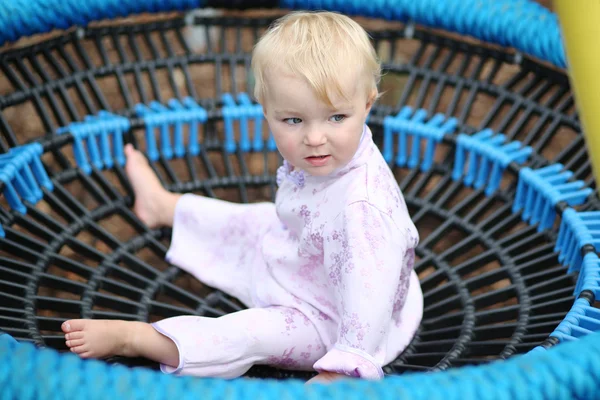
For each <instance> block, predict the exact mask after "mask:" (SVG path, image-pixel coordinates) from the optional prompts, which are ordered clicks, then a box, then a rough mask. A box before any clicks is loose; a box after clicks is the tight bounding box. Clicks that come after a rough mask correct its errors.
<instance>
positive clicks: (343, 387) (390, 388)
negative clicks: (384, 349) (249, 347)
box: [0, 303, 600, 400]
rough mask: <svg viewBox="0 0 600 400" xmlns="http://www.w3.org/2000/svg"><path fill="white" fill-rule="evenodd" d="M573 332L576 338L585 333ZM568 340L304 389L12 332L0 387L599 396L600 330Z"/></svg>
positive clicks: (353, 395) (42, 394)
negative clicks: (170, 371) (84, 352)
mask: <svg viewBox="0 0 600 400" xmlns="http://www.w3.org/2000/svg"><path fill="white" fill-rule="evenodd" d="M576 307H579V309H578V310H577V312H579V318H580V319H581V318H584V319H585V318H586V314H585V313H586V310H585V305H583V304H579V303H578V304H577V305H576V306H575V307H574V308H576ZM587 312H589V310H587ZM591 323H593V321H592V322H590V324H591ZM585 326H590V327H591V325H585ZM584 329H586V330H587V328H584ZM572 333H574V334H575V335H578V334H579V331H577V332H572ZM564 335H565V338H566V337H567V335H566V334H564ZM573 337H575V336H573ZM564 341H565V343H562V344H560V345H558V346H555V347H553V348H551V349H549V350H547V351H540V350H539V349H538V351H534V352H531V353H529V354H527V355H524V356H516V357H512V358H511V359H509V360H506V361H497V362H493V363H490V364H486V365H481V366H470V367H462V368H454V369H451V370H449V371H445V372H436V373H430V374H423V373H409V374H405V375H403V376H394V377H389V378H386V380H385V381H384V383H381V382H369V381H365V380H360V379H352V380H343V381H338V382H334V383H332V384H329V385H311V386H305V385H303V384H302V383H301V382H298V381H288V382H286V383H285V384H282V383H281V382H276V381H273V380H248V379H236V380H231V381H227V380H223V379H208V378H207V379H198V378H192V377H173V376H169V375H166V374H162V373H161V372H158V371H151V370H147V369H140V368H138V369H129V368H126V367H124V366H118V365H112V366H111V365H108V364H106V363H103V362H101V361H97V360H83V359H81V358H79V357H77V356H76V355H74V354H59V353H58V352H57V351H55V350H52V349H36V348H35V346H34V345H33V344H31V343H26V342H24V343H16V342H15V341H14V340H12V338H10V337H9V336H8V335H0V387H2V392H1V393H2V396H3V398H11V399H12V398H14V399H39V400H44V399H63V398H64V399H66V398H73V397H74V393H76V394H77V396H80V397H88V396H89V397H90V398H94V399H95V398H139V399H145V398H148V397H147V396H148V394H149V393H152V397H156V398H187V397H192V396H193V395H197V394H202V395H201V396H208V397H209V398H215V399H226V398H235V399H255V398H261V399H265V400H270V399H281V398H288V399H289V398H311V399H317V398H327V399H340V400H342V399H343V400H354V399H364V398H365V397H369V398H384V399H387V398H390V399H411V400H421V399H428V400H430V399H441V398H444V399H460V400H471V399H478V400H479V399H522V398H531V396H534V397H535V398H554V399H593V398H597V390H598V386H599V385H600V371H599V370H598V368H595V367H594V366H595V365H597V360H598V358H600V333H593V334H589V335H586V337H582V338H581V339H580V340H568V339H566V340H564ZM24 382H32V383H33V384H24ZM150 390H151V392H150Z"/></svg>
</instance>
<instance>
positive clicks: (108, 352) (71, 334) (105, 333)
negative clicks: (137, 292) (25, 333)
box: [62, 319, 179, 366]
mask: <svg viewBox="0 0 600 400" xmlns="http://www.w3.org/2000/svg"><path fill="white" fill-rule="evenodd" d="M62 330H63V331H64V332H65V339H66V341H67V346H68V347H69V348H70V349H71V351H72V352H73V353H76V354H79V356H80V357H82V358H103V357H109V356H115V355H118V356H125V357H145V358H148V359H150V360H153V361H156V362H159V363H161V364H165V365H172V366H177V364H178V362H179V352H178V350H177V347H176V346H175V343H173V341H172V340H171V339H169V338H167V337H166V336H163V335H161V334H160V333H158V332H157V331H156V330H155V329H154V328H152V325H150V324H147V323H145V322H135V321H116V320H87V319H74V320H70V321H66V322H65V323H63V325H62Z"/></svg>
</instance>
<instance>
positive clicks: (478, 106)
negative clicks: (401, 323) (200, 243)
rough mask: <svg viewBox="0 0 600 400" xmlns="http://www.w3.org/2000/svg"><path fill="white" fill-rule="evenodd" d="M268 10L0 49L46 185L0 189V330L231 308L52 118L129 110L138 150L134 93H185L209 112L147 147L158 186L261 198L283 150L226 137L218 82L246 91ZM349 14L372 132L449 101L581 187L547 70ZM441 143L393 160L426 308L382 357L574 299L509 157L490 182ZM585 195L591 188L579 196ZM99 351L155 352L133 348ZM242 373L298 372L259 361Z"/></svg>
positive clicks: (429, 348)
mask: <svg viewBox="0 0 600 400" xmlns="http://www.w3.org/2000/svg"><path fill="white" fill-rule="evenodd" d="M279 13H280V11H272V12H271V11H270V12H269V13H268V14H267V13H266V12H265V11H261V12H253V13H252V14H250V13H248V12H246V13H245V14H240V13H235V12H231V13H228V15H227V16H221V17H214V16H213V17H207V16H195V17H191V18H190V17H189V16H188V17H187V18H183V17H182V16H180V15H160V16H155V17H152V18H153V20H151V21H140V20H139V19H134V20H132V21H129V20H126V21H121V23H119V24H118V25H115V24H114V23H113V24H112V25H107V26H95V27H92V28H89V29H86V30H80V29H77V30H73V31H70V32H67V33H66V34H60V35H58V36H55V37H52V38H49V39H44V40H42V41H40V42H39V43H36V44H33V45H30V46H26V47H23V48H19V49H14V50H11V49H8V50H5V51H4V52H3V53H1V54H0V67H1V69H2V74H1V75H0V110H1V113H0V150H1V151H2V152H6V151H8V149H9V148H11V147H14V146H17V145H21V144H25V143H28V142H30V141H32V140H40V138H42V139H41V143H42V144H43V145H44V155H43V156H42V160H43V162H44V165H45V166H46V168H47V170H48V172H49V175H50V177H51V178H52V180H53V182H54V184H55V188H54V190H53V191H48V190H44V198H43V200H42V201H40V202H39V203H37V204H35V205H33V204H29V203H26V206H27V214H25V215H22V214H19V213H17V212H14V211H10V208H9V207H8V205H7V203H6V200H5V198H3V197H2V198H0V203H1V204H0V205H1V208H0V223H1V224H2V226H3V228H4V230H5V232H6V237H5V238H3V239H2V238H0V244H1V247H0V330H3V331H5V332H6V333H9V334H10V335H12V336H14V337H15V338H17V339H20V340H27V341H33V342H35V343H36V344H38V345H43V346H50V347H53V348H56V349H61V350H66V347H65V343H64V337H63V335H62V333H61V330H60V325H61V323H62V322H63V321H64V320H65V319H68V318H118V319H125V320H139V321H156V320H159V319H162V318H165V317H171V316H175V315H181V314H196V315H203V316H211V317H217V316H220V315H223V314H225V313H229V312H232V311H236V310H239V309H241V308H242V306H241V304H240V303H239V302H238V301H237V300H236V299H233V298H230V297H228V296H227V295H225V294H223V293H221V292H219V291H216V290H214V289H211V288H209V287H207V286H205V285H203V284H202V283H200V282H198V281H196V280H195V279H194V278H192V277H190V276H189V275H187V274H185V273H183V272H182V271H181V270H179V269H178V268H176V267H174V266H172V265H169V264H168V263H166V262H165V261H164V256H165V253H166V250H167V249H168V247H169V241H170V230H168V229H148V228H147V227H145V226H144V225H143V224H142V223H141V222H140V221H139V220H138V219H137V217H136V216H135V214H134V213H133V211H132V206H133V203H134V198H133V191H132V189H131V186H130V184H129V182H128V181H127V178H126V175H125V173H124V171H123V169H122V168H120V167H118V166H116V167H113V168H110V169H107V170H102V171H100V170H97V169H95V168H94V169H93V171H92V173H91V174H90V175H87V174H85V173H83V172H82V171H81V170H80V169H79V168H78V167H77V165H76V163H75V162H74V152H73V138H72V136H71V135H69V134H65V135H61V136H57V135H56V130H57V129H58V128H59V127H63V126H67V125H68V124H69V123H71V122H74V121H81V120H83V118H84V117H85V116H86V115H95V114H97V113H98V112H99V111H100V110H108V111H111V112H113V113H115V114H119V115H122V116H125V117H128V118H130V119H131V122H132V128H131V130H129V131H128V132H127V133H126V135H125V141H126V142H131V143H134V144H135V145H136V146H137V147H138V148H140V149H142V150H144V148H145V141H144V139H143V138H144V124H143V121H142V120H140V119H137V118H136V115H135V112H134V107H135V105H136V104H138V103H145V104H148V103H149V102H151V101H158V102H160V103H163V104H164V103H166V102H167V101H168V100H169V99H171V98H179V99H181V98H184V97H186V96H190V97H192V98H193V99H195V101H197V102H198V103H199V104H201V105H202V106H203V107H204V108H205V109H206V110H207V111H208V121H207V122H206V124H204V125H203V127H202V129H201V132H200V139H201V141H202V143H203V146H202V149H201V152H200V154H199V155H198V156H192V155H190V154H186V155H185V156H184V157H183V158H180V159H174V160H166V159H164V158H162V157H161V159H160V160H159V161H158V162H155V163H152V167H153V169H154V170H155V171H156V172H157V174H158V176H159V177H160V180H161V182H162V183H163V184H164V185H165V186H166V187H167V188H169V189H170V190H172V191H177V192H193V193H197V194H202V195H205V196H210V197H216V198H221V199H226V200H229V201H236V202H258V201H264V200H272V199H273V198H274V195H275V191H276V185H275V177H274V174H275V171H276V169H277V167H278V166H279V164H280V161H281V159H280V158H279V156H278V155H277V154H276V153H275V152H272V151H268V150H264V151H262V152H248V153H242V152H240V151H238V152H236V153H234V154H228V153H226V152H225V151H224V148H223V131H224V127H223V117H222V112H221V109H220V107H221V102H220V99H221V95H222V94H223V93H232V94H236V93H239V92H246V93H252V86H251V85H252V79H251V77H250V76H249V72H248V71H249V65H250V52H251V50H252V45H253V44H254V42H255V41H256V40H257V38H258V37H259V35H260V34H261V32H263V31H264V29H265V28H266V27H267V26H268V24H269V23H270V22H271V21H272V20H273V18H274V17H275V16H276V15H279ZM229 14H231V15H229ZM265 15H266V16H265ZM360 22H361V23H363V24H364V25H365V27H367V29H369V31H370V33H371V35H372V37H373V41H374V44H375V47H376V49H377V51H378V54H379V56H380V58H381V60H382V62H383V65H384V70H385V76H384V78H383V80H382V83H381V90H382V91H383V92H384V93H385V94H384V96H383V97H382V99H381V101H380V102H379V103H378V104H377V105H376V106H375V108H374V110H373V113H372V115H371V118H370V121H369V125H370V126H371V128H372V130H373V133H374V137H375V140H376V141H378V143H381V135H382V123H383V118H384V117H385V116H386V115H389V114H391V113H393V114H396V113H397V112H398V111H399V110H400V109H401V108H402V106H404V105H411V106H413V107H415V108H422V109H425V110H426V111H427V112H428V114H429V115H433V114H435V113H443V114H445V115H446V116H452V117H456V118H457V119H458V124H459V131H460V132H464V133H467V134H473V133H474V132H477V131H479V130H481V129H483V128H491V129H493V130H494V131H495V132H501V133H504V134H505V135H506V136H507V138H508V139H509V140H519V141H521V142H522V143H523V144H524V145H529V146H531V147H532V148H533V149H534V154H533V155H532V157H531V158H530V161H529V162H528V164H529V165H530V166H532V167H534V168H538V167H540V166H543V165H546V164H550V163H562V164H563V165H564V166H565V167H566V168H567V169H570V170H571V171H573V172H574V179H580V180H583V181H584V182H585V183H586V185H587V186H590V187H592V188H595V183H594V181H593V177H592V174H591V167H590V162H589V160H588V157H587V153H586V149H585V147H584V140H583V137H582V136H581V134H580V133H579V130H580V127H579V120H578V118H577V115H576V113H575V109H574V102H573V97H572V94H571V92H570V89H569V86H568V80H567V77H566V76H565V75H564V74H563V73H562V72H560V71H556V70H554V69H552V68H549V67H546V66H544V65H541V64H539V63H536V62H534V61H532V60H529V59H527V58H524V57H522V56H521V55H520V54H515V53H510V52H506V51H505V50H501V49H498V48H493V47H488V46H484V45H482V44H480V43H477V42H474V41H471V40H466V39H464V38H455V37H449V36H447V35H443V34H440V33H436V32H434V31H429V30H422V29H420V28H418V27H415V26H412V25H402V24H399V23H383V22H381V21H372V20H366V19H365V20H362V19H361V20H360ZM264 134H265V137H266V135H267V134H268V132H267V130H266V127H265V132H264ZM454 144H455V143H454V137H451V136H448V137H446V138H445V139H444V141H443V143H442V144H441V145H440V146H438V148H437V151H436V154H435V163H434V166H433V168H432V169H431V170H430V171H428V172H425V173H424V172H421V171H419V170H418V169H407V168H400V167H397V166H395V165H392V166H393V171H394V174H395V176H396V177H397V179H398V182H399V184H400V187H401V189H402V191H403V193H404V195H405V198H406V201H407V204H408V206H409V209H410V213H411V215H412V216H413V220H414V222H415V224H416V226H417V228H418V229H419V232H420V236H421V243H420V245H419V247H418V250H417V262H416V270H417V272H418V274H419V277H420V279H421V283H422V287H423V291H424V294H425V315H424V319H423V323H422V326H421V328H420V330H419V332H418V334H417V335H416V337H415V338H414V340H413V341H412V343H411V344H410V346H409V347H408V349H407V350H406V351H405V352H404V353H403V354H402V355H401V356H400V357H399V358H398V359H397V360H396V361H395V362H393V363H392V364H390V365H388V366H387V367H386V368H385V371H386V372H387V373H394V374H395V373H402V372H404V371H407V370H430V369H446V368H449V367H453V366H461V365H465V364H478V363H482V362H487V361H490V360H493V359H497V358H506V357H509V356H511V355H513V354H518V353H524V352H527V351H529V350H530V349H532V348H533V347H535V346H537V345H539V344H541V343H542V342H544V340H546V339H547V338H548V335H549V334H550V333H551V332H552V331H553V330H554V328H555V327H556V325H557V324H558V323H559V322H560V321H561V320H562V319H563V318H564V316H565V314H566V312H567V311H568V310H569V309H570V307H571V305H572V304H573V301H574V299H573V296H572V293H573V287H574V278H573V276H571V275H568V274H566V267H563V266H561V265H560V264H559V263H558V261H557V254H556V253H555V252H554V242H555V239H556V227H555V228H554V229H553V230H550V231H545V232H541V233H539V232H537V230H536V227H535V226H530V225H528V224H526V223H524V222H522V220H521V216H520V215H519V214H513V213H512V211H511V206H512V201H513V198H514V193H515V187H516V178H517V176H516V172H515V171H516V169H515V167H514V166H511V167H510V168H509V169H508V171H507V173H506V174H505V178H504V179H503V181H502V184H501V189H500V190H498V191H496V192H495V194H493V195H492V196H489V197H488V196H486V195H485V194H484V192H483V189H482V190H474V189H471V188H468V187H466V186H464V184H463V183H462V182H460V181H454V180H452V178H451V171H452V163H451V162H452V158H453V155H454ZM596 204H598V202H597V199H596V198H595V197H594V198H590V199H589V201H588V202H587V203H586V205H585V206H584V207H583V208H584V209H597V206H596ZM109 361H111V362H120V363H125V364H128V365H144V366H149V367H156V366H155V365H152V364H151V363H149V362H147V361H145V360H139V359H133V360H130V359H112V360H109ZM249 375H251V376H275V377H280V378H281V377H288V376H300V377H302V376H307V374H303V373H291V372H287V371H276V370H274V369H271V368H266V367H255V368H253V369H252V370H251V371H250V373H249Z"/></svg>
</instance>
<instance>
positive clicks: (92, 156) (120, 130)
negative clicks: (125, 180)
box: [56, 111, 130, 175]
mask: <svg viewBox="0 0 600 400" xmlns="http://www.w3.org/2000/svg"><path fill="white" fill-rule="evenodd" d="M129 128H130V122H129V120H128V119H127V118H125V117H121V116H119V115H114V114H111V113H109V112H107V111H100V112H99V113H98V115H97V116H92V115H88V116H86V117H85V119H84V121H82V122H73V123H71V124H69V125H67V126H65V127H62V128H59V129H58V130H57V132H56V133H57V134H59V135H62V134H65V133H71V135H72V136H73V139H74V145H73V152H74V154H75V161H76V162H77V165H78V166H79V167H80V168H81V169H82V170H83V172H85V173H86V174H88V175H89V174H90V173H91V172H92V167H91V164H93V165H94V166H95V167H96V168H97V169H100V170H101V169H104V168H111V167H112V166H113V165H114V163H115V162H116V163H117V164H119V165H121V166H122V165H124V164H125V154H124V152H123V134H124V133H125V132H126V131H128V130H129ZM111 142H112V146H111ZM86 149H87V151H86ZM90 161H91V164H90Z"/></svg>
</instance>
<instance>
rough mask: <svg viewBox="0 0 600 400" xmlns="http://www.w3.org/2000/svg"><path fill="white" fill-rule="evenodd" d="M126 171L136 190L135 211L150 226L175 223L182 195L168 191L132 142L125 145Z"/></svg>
mask: <svg viewBox="0 0 600 400" xmlns="http://www.w3.org/2000/svg"><path fill="white" fill-rule="evenodd" d="M125 156H126V157H127V163H126V164H125V172H126V173H127V176H128V177H129V180H130V181H131V184H132V186H133V191H134V192H135V204H134V206H133V211H134V212H135V214H136V215H137V216H138V218H139V219H141V220H142V222H143V223H145V224H146V226H148V227H149V228H156V227H158V226H162V225H166V226H172V225H173V214H174V213H175V205H176V203H177V200H178V199H179V197H180V195H178V194H175V193H171V192H169V191H167V190H166V189H165V188H164V187H163V186H162V185H161V184H160V181H159V180H158V178H157V177H156V175H155V174H154V171H152V169H151V168H150V166H149V165H148V161H147V160H146V158H145V157H144V156H143V154H142V153H140V152H139V151H137V150H135V149H134V148H133V146H132V145H131V144H128V145H126V146H125Z"/></svg>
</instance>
